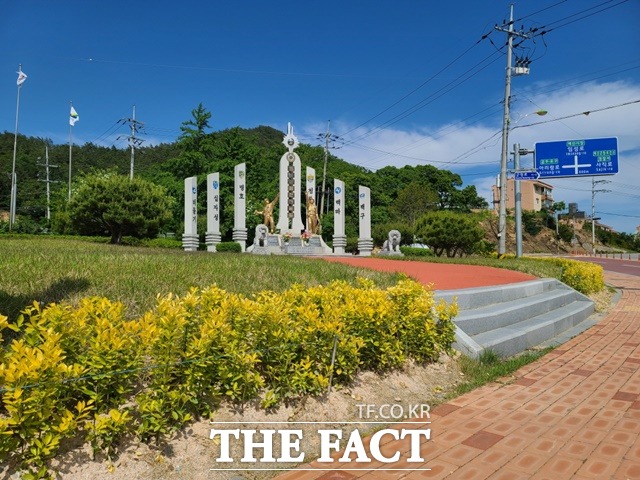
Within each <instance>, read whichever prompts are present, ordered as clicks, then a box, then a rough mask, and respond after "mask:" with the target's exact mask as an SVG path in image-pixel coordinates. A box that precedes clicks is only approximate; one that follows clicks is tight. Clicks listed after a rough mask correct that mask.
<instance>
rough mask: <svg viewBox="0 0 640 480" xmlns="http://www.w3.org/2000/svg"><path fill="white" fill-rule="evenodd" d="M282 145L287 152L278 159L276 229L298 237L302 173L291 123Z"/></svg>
mask: <svg viewBox="0 0 640 480" xmlns="http://www.w3.org/2000/svg"><path fill="white" fill-rule="evenodd" d="M282 143H284V144H285V146H286V147H287V149H288V150H289V151H288V152H287V153H285V154H284V155H283V156H282V157H281V158H280V212H279V216H278V224H277V225H276V228H277V229H278V230H280V233H281V234H284V233H291V234H293V235H299V234H300V232H301V231H302V230H304V224H303V223H302V215H301V213H300V212H301V211H302V206H301V192H300V188H301V185H302V173H301V170H302V169H301V166H300V157H299V156H298V154H297V153H295V152H294V150H295V149H296V148H297V147H298V144H299V143H298V138H297V137H296V136H295V135H294V134H293V127H292V126H291V123H289V124H288V130H287V134H286V135H285V137H284V140H283V141H282Z"/></svg>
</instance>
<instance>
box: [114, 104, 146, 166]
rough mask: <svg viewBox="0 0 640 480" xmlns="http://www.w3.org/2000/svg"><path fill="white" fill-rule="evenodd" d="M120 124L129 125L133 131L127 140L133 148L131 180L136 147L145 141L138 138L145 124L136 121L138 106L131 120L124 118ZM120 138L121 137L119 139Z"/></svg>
mask: <svg viewBox="0 0 640 480" xmlns="http://www.w3.org/2000/svg"><path fill="white" fill-rule="evenodd" d="M120 122H122V123H123V124H125V123H126V124H128V125H129V128H130V129H131V135H129V136H128V137H126V138H127V140H128V142H129V147H130V148H131V163H130V166H129V178H131V179H133V166H134V163H135V151H136V147H139V146H140V145H142V142H144V140H142V139H140V138H136V133H138V132H139V131H140V130H141V129H143V128H144V123H143V122H140V121H138V120H136V106H135V105H134V106H133V116H132V117H131V118H122V119H120ZM118 138H120V137H118Z"/></svg>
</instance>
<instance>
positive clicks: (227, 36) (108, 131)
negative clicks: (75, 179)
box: [0, 0, 640, 233]
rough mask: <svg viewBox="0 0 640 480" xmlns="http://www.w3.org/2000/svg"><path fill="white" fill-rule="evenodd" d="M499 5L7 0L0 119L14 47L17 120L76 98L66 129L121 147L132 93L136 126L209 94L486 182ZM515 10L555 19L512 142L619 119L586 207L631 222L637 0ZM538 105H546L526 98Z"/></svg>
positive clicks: (168, 137)
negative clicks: (611, 164)
mask: <svg viewBox="0 0 640 480" xmlns="http://www.w3.org/2000/svg"><path fill="white" fill-rule="evenodd" d="M508 15H509V3H508V2H501V1H497V0H459V1H458V2H434V1H417V0H395V1H394V2H390V1H382V0H381V1H367V2H365V1H360V0H354V1H348V2H337V1H333V0H327V1H324V2H321V3H313V2H292V1H288V0H285V1H280V2H265V1H262V2H259V1H253V0H251V1H236V2H194V1H192V0H185V1H182V2H168V1H164V0H158V1H155V2H144V1H142V2H123V1H120V0H112V1H109V2H87V1H77V0H66V1H64V2H53V1H51V0H38V1H34V0H23V1H21V2H11V3H10V4H9V5H5V6H4V8H3V15H2V17H1V18H0V27H1V28H0V41H1V42H2V44H3V45H4V48H2V49H1V51H0V77H1V78H4V80H3V81H2V82H0V130H3V131H4V130H6V131H9V132H13V131H14V128H15V110H16V78H17V75H16V71H17V68H18V64H22V68H23V71H24V72H25V73H26V74H27V75H28V79H27V81H26V82H25V84H24V86H23V88H22V90H21V94H20V122H19V131H20V133H23V134H26V135H33V136H39V137H46V138H51V139H52V140H53V141H54V142H56V143H66V142H67V141H68V136H69V123H68V118H69V102H70V101H73V105H74V107H75V109H76V110H77V112H78V113H79V115H80V121H79V122H78V123H77V124H76V125H75V127H73V141H74V143H85V142H94V143H98V144H102V145H116V146H118V147H122V148H124V147H125V146H126V144H125V140H117V137H118V136H126V135H127V133H128V132H127V130H126V127H125V126H123V125H121V124H119V123H118V120H120V119H122V118H126V117H130V116H131V115H132V108H133V106H134V105H135V106H136V116H137V119H138V120H140V121H142V122H144V124H145V129H144V133H143V134H142V135H141V138H142V139H144V140H145V144H154V143H159V142H171V141H173V140H175V138H176V137H177V135H178V134H179V126H180V124H181V123H182V122H183V121H185V120H187V119H189V118H190V115H191V110H192V109H193V108H195V107H196V106H197V105H198V103H199V102H202V103H203V105H204V106H205V107H206V108H207V109H208V110H210V111H211V112H212V114H213V117H212V122H211V123H212V127H213V129H214V130H220V129H225V128H230V127H234V126H240V127H243V128H252V127H255V126H258V125H268V126H272V127H274V128H277V129H279V130H281V131H283V132H286V128H287V122H291V123H292V124H293V126H294V131H295V133H296V135H298V137H299V139H300V140H301V141H302V142H305V143H311V144H320V142H319V141H318V140H317V136H318V134H319V133H323V132H325V130H326V128H327V121H328V120H330V121H331V133H333V134H335V135H338V136H340V137H341V141H340V142H337V143H336V144H335V145H336V146H341V148H340V149H339V150H335V151H334V153H335V154H336V155H337V156H339V157H341V158H344V159H345V160H347V161H349V162H352V163H355V164H359V165H362V166H365V167H367V168H369V169H372V170H375V169H378V168H381V167H383V166H386V165H395V166H402V165H407V164H409V165H417V164H421V163H432V164H433V165H436V166H438V167H439V168H446V169H449V170H452V171H454V172H456V173H459V174H460V175H462V177H463V179H464V181H465V184H473V185H476V187H477V188H478V191H479V193H480V194H481V195H483V196H485V197H486V198H489V195H490V186H491V184H492V183H494V179H495V176H496V175H497V174H498V172H499V163H500V162H499V161H500V134H499V133H498V132H499V131H500V129H501V125H502V101H503V96H504V77H505V65H506V60H505V55H504V50H503V49H502V48H503V46H504V43H505V40H506V36H505V35H504V34H503V33H500V32H498V31H496V30H495V29H494V28H493V27H494V25H495V24H502V22H503V21H504V20H506V19H508ZM515 18H516V19H517V21H516V28H518V29H519V28H520V26H521V25H523V26H524V28H525V30H528V29H529V28H538V31H537V32H538V33H539V32H541V31H544V30H547V31H548V33H545V34H544V35H538V36H535V37H534V38H532V39H530V40H527V41H525V42H523V43H522V44H521V45H520V47H519V48H518V49H517V50H516V53H517V54H518V55H521V56H526V57H528V58H530V59H531V60H532V63H531V73H530V75H527V76H519V77H515V78H514V79H513V84H512V114H511V118H512V126H517V127H524V128H517V129H514V130H512V132H511V135H510V140H509V143H510V145H511V144H513V143H515V142H518V143H520V144H521V145H522V146H523V147H526V148H532V147H533V144H534V143H535V142H543V141H557V140H565V139H567V140H569V139H582V138H601V137H618V139H619V150H620V173H619V174H617V175H615V176H610V177H602V178H598V180H602V179H604V180H609V181H610V183H608V184H599V187H598V188H599V189H606V190H610V192H606V193H605V192H599V193H597V194H596V215H597V216H599V217H601V218H602V220H601V221H602V222H603V223H605V224H607V225H610V226H612V227H613V228H615V229H616V230H618V231H626V232H630V233H631V232H634V231H635V229H636V226H638V225H640V103H637V101H638V100H640V29H638V27H637V26H638V24H640V1H638V0H626V1H625V0H565V1H561V0H542V1H540V0H536V1H533V0H523V1H521V2H518V3H517V4H516V5H515ZM485 34H489V35H488V36H487V37H486V38H484V39H482V38H483V35H485ZM501 49H502V50H501ZM630 102H636V103H630ZM626 103H630V104H629V105H624V106H621V105H623V104H626ZM539 109H545V110H548V112H549V113H548V114H547V115H546V116H545V117H536V116H534V115H529V114H531V113H532V112H534V111H536V110H539ZM585 111H590V112H592V113H590V114H589V115H581V114H580V113H581V112H585ZM573 114H578V115H576V116H572V115H573ZM525 117H526V118H525ZM563 117H569V118H564V119H562V118H563ZM539 121H543V122H545V123H541V124H538V125H533V126H530V127H527V126H526V125H528V124H529V123H534V122H539ZM510 149H511V148H510ZM34 161H35V159H34ZM523 161H524V162H526V161H530V160H527V159H523ZM549 183H551V184H552V185H553V186H554V197H555V199H556V200H563V201H565V202H566V203H569V202H577V203H578V204H579V207H580V208H581V209H583V210H586V211H587V213H588V214H590V212H591V178H590V177H582V178H571V179H565V180H559V179H558V180H556V179H554V180H553V181H549Z"/></svg>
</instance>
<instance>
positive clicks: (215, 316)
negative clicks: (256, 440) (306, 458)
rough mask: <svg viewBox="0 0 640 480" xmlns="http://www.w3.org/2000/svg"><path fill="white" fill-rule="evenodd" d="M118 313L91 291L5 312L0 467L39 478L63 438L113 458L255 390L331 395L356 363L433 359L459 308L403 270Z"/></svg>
mask: <svg viewBox="0 0 640 480" xmlns="http://www.w3.org/2000/svg"><path fill="white" fill-rule="evenodd" d="M125 313H126V312H125V311H124V307H123V305H122V304H120V303H117V302H111V301H109V300H107V299H104V298H87V299H85V300H83V301H82V302H81V303H80V305H79V306H78V307H76V308H72V307H70V306H68V305H55V304H54V305H49V306H48V307H46V308H44V309H42V308H41V307H40V306H39V305H38V304H37V303H34V305H33V306H31V307H30V308H28V309H26V310H25V311H24V313H23V315H21V317H20V318H19V319H18V321H17V323H16V324H14V325H9V323H8V321H7V318H6V317H3V316H0V335H1V334H2V332H3V331H4V330H5V329H6V328H11V329H12V330H14V331H16V332H18V337H17V339H15V340H13V341H12V342H11V343H10V344H9V346H8V347H7V348H4V349H2V350H0V394H1V395H2V401H1V403H0V461H1V462H3V463H4V462H5V461H8V462H12V463H18V464H21V465H22V466H23V468H26V469H28V471H29V473H27V474H26V476H25V478H44V477H47V476H49V472H48V470H47V463H46V461H47V459H48V458H50V457H52V456H54V455H55V454H56V452H57V450H58V447H59V444H60V441H61V440H62V439H63V438H65V437H69V436H81V437H82V438H84V439H85V440H86V441H88V442H90V443H91V445H92V447H93V449H94V452H95V451H99V450H100V451H103V452H105V453H106V454H107V455H108V456H109V455H112V454H113V453H114V452H115V449H116V446H117V443H118V440H119V438H121V436H122V435H126V434H129V433H135V434H137V435H138V436H139V437H140V438H142V439H150V438H156V439H159V438H161V437H162V436H163V435H165V434H167V433H170V432H172V431H174V430H176V429H178V428H180V427H182V426H183V425H184V424H185V423H187V422H189V421H190V420H191V419H193V418H194V417H198V416H205V415H209V414H210V413H211V412H212V411H213V410H214V409H215V408H216V407H217V405H218V404H219V402H220V401H222V400H225V399H226V400H228V401H232V402H246V401H248V400H251V399H255V398H256V397H258V395H261V397H262V399H263V400H262V404H263V406H264V407H265V408H269V407H273V406H275V405H277V404H278V403H279V402H281V401H283V400H286V399H291V398H295V397H299V396H302V395H309V394H318V393H321V392H323V391H326V388H327V387H328V384H329V377H330V376H332V377H333V379H334V382H336V383H346V382H349V381H350V380H352V379H353V378H354V376H355V374H356V373H357V371H358V370H360V369H373V370H388V369H392V368H395V367H398V366H400V365H402V364H403V363H404V362H405V360H407V359H408V358H413V359H415V360H417V361H420V362H423V361H429V360H433V359H436V358H437V357H438V356H439V355H440V353H441V352H443V351H448V350H449V349H450V348H451V344H452V342H453V339H454V330H455V327H454V325H453V322H452V318H453V316H455V315H456V313H457V308H456V306H455V305H446V304H444V303H436V302H435V300H434V298H433V293H432V292H431V291H429V290H427V289H425V288H424V287H423V286H422V285H420V284H418V283H416V282H414V281H412V280H408V279H404V280H401V281H399V282H398V284H397V285H395V286H393V287H390V288H388V289H386V290H381V289H379V288H377V287H376V286H375V285H374V284H373V282H371V281H367V280H359V281H358V285H357V286H353V285H349V284H347V283H346V282H341V281H336V282H333V283H331V284H330V285H328V286H317V287H312V288H309V289H305V288H303V287H301V286H293V287H292V288H290V289H289V290H287V291H285V292H283V293H274V292H269V291H265V292H261V293H259V294H257V295H255V296H254V297H253V298H247V297H244V296H242V295H235V294H230V293H228V292H225V291H223V290H221V289H219V288H217V287H216V286H213V287H210V288H207V289H204V290H198V289H193V290H192V291H191V292H189V293H188V294H187V295H185V296H184V297H182V298H178V297H175V296H172V295H168V296H166V297H162V298H159V299H158V301H157V304H156V307H155V308H154V309H153V310H152V311H149V312H147V313H145V314H144V315H143V316H142V317H140V318H137V319H133V320H131V319H127V318H126V315H125ZM0 341H1V336H0ZM334 343H335V344H336V345H337V350H336V356H335V366H334V368H333V369H332V367H331V358H332V351H333V345H334Z"/></svg>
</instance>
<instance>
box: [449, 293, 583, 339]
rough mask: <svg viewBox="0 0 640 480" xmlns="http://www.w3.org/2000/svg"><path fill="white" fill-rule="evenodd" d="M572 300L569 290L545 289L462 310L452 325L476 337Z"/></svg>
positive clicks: (572, 296)
mask: <svg viewBox="0 0 640 480" xmlns="http://www.w3.org/2000/svg"><path fill="white" fill-rule="evenodd" d="M575 300H576V297H575V295H574V292H573V291H571V290H564V289H558V290H548V291H545V292H542V293H539V294H537V295H532V296H530V297H523V298H519V299H517V300H510V301H507V302H503V303H497V304H493V305H487V306H484V307H480V308H474V309H473V310H463V311H461V312H460V313H459V314H458V316H457V317H456V318H455V323H456V325H457V326H458V327H459V328H462V329H463V330H464V331H465V332H466V333H467V334H468V335H478V334H480V333H483V332H487V331H491V330H495V329H496V328H500V327H505V326H509V325H511V324H514V323H517V322H521V321H523V320H526V319H528V318H531V317H535V316H537V315H540V314H543V313H546V312H548V311H551V310H555V309H557V308H560V307H563V306H565V305H567V304H569V303H572V302H574V301H575Z"/></svg>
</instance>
